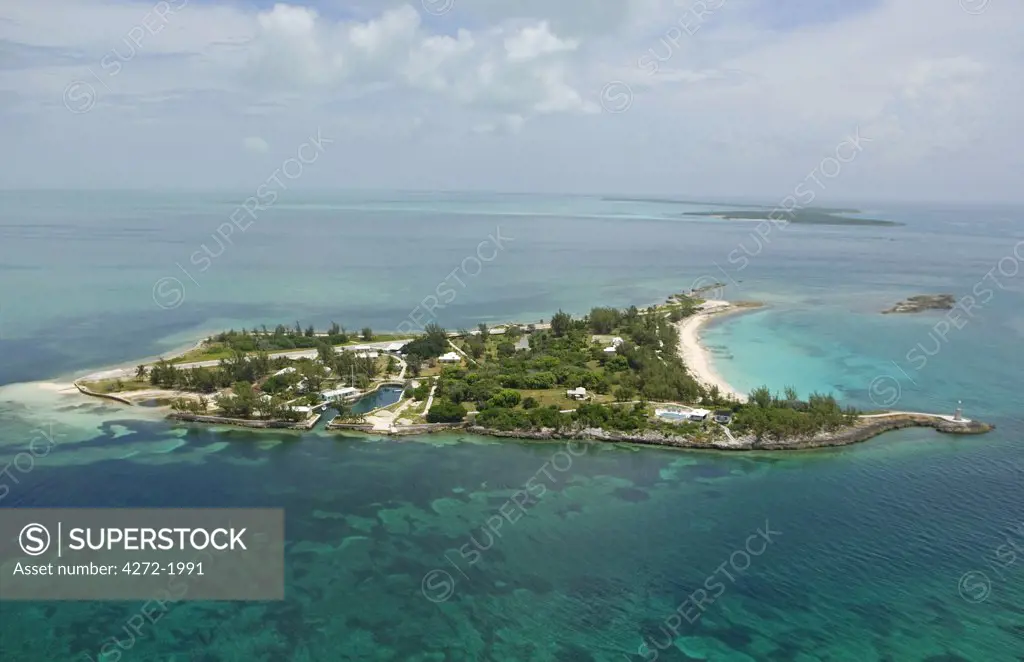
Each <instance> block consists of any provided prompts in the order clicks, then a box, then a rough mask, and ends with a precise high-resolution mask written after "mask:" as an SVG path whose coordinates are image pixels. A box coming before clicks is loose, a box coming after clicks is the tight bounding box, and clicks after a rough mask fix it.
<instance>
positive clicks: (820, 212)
mask: <svg viewBox="0 0 1024 662" xmlns="http://www.w3.org/2000/svg"><path fill="white" fill-rule="evenodd" d="M737 206H739V205H737ZM859 213H861V212H860V211H859V210H857V209H830V208H827V207H807V208H804V209H793V210H791V211H783V210H781V209H768V208H764V209H740V210H729V211H692V212H683V216H705V217H712V218H720V219H723V220H745V221H747V220H750V221H756V220H780V219H785V220H786V221H788V222H790V223H796V224H802V225H874V226H882V227H895V226H900V225H903V223H897V222H895V221H883V220H880V219H875V218H851V217H849V216H846V214H859Z"/></svg>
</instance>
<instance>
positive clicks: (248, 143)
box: [242, 136, 270, 154]
mask: <svg viewBox="0 0 1024 662" xmlns="http://www.w3.org/2000/svg"><path fill="white" fill-rule="evenodd" d="M242 145H243V146H244V147H245V149H247V150H248V151H250V152H253V153H254V154H266V153H267V152H269V151H270V145H268V144H267V141H266V140H264V139H263V138H260V137H259V136H249V137H248V138H246V139H245V140H243V141H242Z"/></svg>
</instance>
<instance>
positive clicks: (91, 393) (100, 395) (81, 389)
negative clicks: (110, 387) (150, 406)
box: [75, 382, 134, 406]
mask: <svg viewBox="0 0 1024 662" xmlns="http://www.w3.org/2000/svg"><path fill="white" fill-rule="evenodd" d="M75 388H77V389H78V392H79V393H81V394H82V395H88V396H90V397H93V398H103V399H105V400H113V401H114V402H120V403H121V404H123V405H129V406H134V403H133V402H132V401H131V400H126V399H125V398H122V397H120V396H117V395H112V394H110V393H97V392H96V391H93V390H90V389H89V388H87V387H85V386H82V385H81V384H79V383H78V382H75Z"/></svg>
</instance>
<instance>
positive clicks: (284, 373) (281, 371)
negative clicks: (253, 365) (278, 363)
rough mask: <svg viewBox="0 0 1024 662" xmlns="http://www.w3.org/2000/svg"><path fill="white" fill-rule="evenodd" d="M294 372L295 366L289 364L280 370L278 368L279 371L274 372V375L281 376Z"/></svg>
mask: <svg viewBox="0 0 1024 662" xmlns="http://www.w3.org/2000/svg"><path fill="white" fill-rule="evenodd" d="M293 372H295V368H292V367H290V366H289V367H287V368H281V369H280V370H278V371H277V372H275V373H274V376H275V377H280V376H281V375H290V374H292V373H293Z"/></svg>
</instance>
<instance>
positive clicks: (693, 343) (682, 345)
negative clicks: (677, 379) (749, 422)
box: [676, 301, 748, 402]
mask: <svg viewBox="0 0 1024 662" xmlns="http://www.w3.org/2000/svg"><path fill="white" fill-rule="evenodd" d="M701 309H702V310H701V312H699V313H697V314H695V315H691V316H690V317H687V318H686V319H684V320H682V321H680V322H679V323H678V324H676V327H677V328H678V329H679V355H680V356H681V357H682V359H683V362H684V363H686V367H687V368H689V370H690V373H691V374H693V376H694V378H695V379H696V380H697V381H698V382H700V383H702V384H704V385H705V386H706V387H709V388H710V387H711V386H717V387H718V390H720V391H721V392H722V393H727V394H729V395H732V396H733V397H734V398H736V399H737V400H739V401H740V402H746V400H747V396H746V395H745V394H743V393H740V392H739V391H737V390H736V389H735V388H733V387H732V386H731V385H730V384H729V383H728V382H727V381H725V380H724V379H722V376H721V375H719V374H718V373H717V372H715V369H714V367H713V366H712V365H711V358H710V355H709V353H708V351H707V349H705V348H704V346H703V345H701V343H700V335H699V333H700V328H701V327H702V326H703V325H704V324H705V323H706V322H707V321H708V320H709V319H711V318H712V317H715V316H719V315H727V314H730V313H736V312H739V311H742V310H748V308H745V307H740V306H736V305H733V304H731V303H729V302H728V301H706V302H704V304H703V305H702V306H701Z"/></svg>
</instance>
